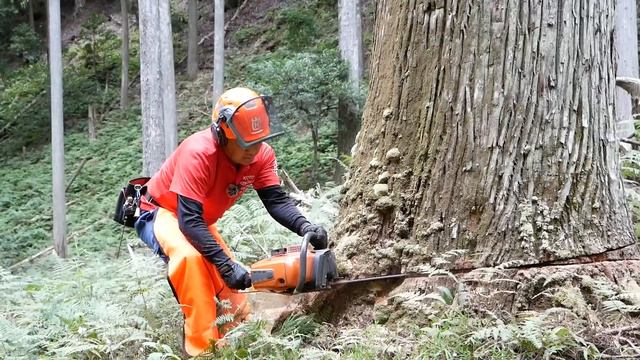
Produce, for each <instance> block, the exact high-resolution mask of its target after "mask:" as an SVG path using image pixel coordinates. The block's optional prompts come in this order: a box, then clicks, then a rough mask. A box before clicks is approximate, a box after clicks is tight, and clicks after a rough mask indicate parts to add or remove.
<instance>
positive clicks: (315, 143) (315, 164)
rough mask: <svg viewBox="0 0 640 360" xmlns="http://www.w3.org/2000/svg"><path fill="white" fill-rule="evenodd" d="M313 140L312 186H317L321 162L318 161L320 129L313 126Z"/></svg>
mask: <svg viewBox="0 0 640 360" xmlns="http://www.w3.org/2000/svg"><path fill="white" fill-rule="evenodd" d="M311 138H312V139H313V164H312V165H311V184H312V186H315V184H317V183H318V167H319V163H320V160H319V159H318V141H319V140H320V139H319V135H318V127H317V126H315V125H311Z"/></svg>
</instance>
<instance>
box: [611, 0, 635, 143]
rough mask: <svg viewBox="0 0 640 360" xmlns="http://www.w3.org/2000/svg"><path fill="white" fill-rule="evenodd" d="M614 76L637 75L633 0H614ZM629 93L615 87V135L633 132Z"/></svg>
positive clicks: (624, 135)
mask: <svg viewBox="0 0 640 360" xmlns="http://www.w3.org/2000/svg"><path fill="white" fill-rule="evenodd" d="M615 21H616V23H615V42H614V44H615V52H616V53H615V57H616V58H617V67H616V77H634V78H637V77H638V31H637V26H638V25H637V16H636V2H635V0H616V11H615ZM632 110H633V107H632V102H631V97H630V96H629V94H628V93H627V92H626V91H624V90H623V89H620V88H616V117H617V121H618V122H617V126H618V128H617V135H618V136H619V137H630V136H631V135H633V134H634V133H635V126H634V120H633V115H632Z"/></svg>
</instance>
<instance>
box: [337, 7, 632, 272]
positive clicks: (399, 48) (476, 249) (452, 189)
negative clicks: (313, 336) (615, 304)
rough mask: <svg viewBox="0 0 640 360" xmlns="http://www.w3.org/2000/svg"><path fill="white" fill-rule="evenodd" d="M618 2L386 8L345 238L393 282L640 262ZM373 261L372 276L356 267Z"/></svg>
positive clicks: (345, 214)
mask: <svg viewBox="0 0 640 360" xmlns="http://www.w3.org/2000/svg"><path fill="white" fill-rule="evenodd" d="M613 1H614V0H608V1H593V2H581V1H575V0H574V1H564V2H560V3H556V2H521V1H516V0H501V1H489V0H485V1H469V0H465V1H457V0H445V1H439V2H433V1H427V0H423V1H421V0H417V1H392V0H380V1H379V2H378V9H377V14H376V21H377V23H376V32H375V40H374V49H373V54H372V63H371V68H372V80H371V88H370V92H369V98H368V101H367V105H366V108H365V111H364V116H363V125H362V130H361V132H360V134H359V135H358V138H357V140H356V142H357V150H356V155H355V158H354V163H353V176H351V180H350V181H349V182H348V183H347V185H346V186H347V189H348V190H347V191H346V194H345V197H344V200H343V201H344V202H343V207H342V210H341V214H340V215H339V216H338V218H339V219H341V220H340V222H339V223H338V225H337V234H338V238H339V239H340V242H339V245H338V249H337V250H338V252H339V255H340V256H341V258H342V260H344V266H345V267H346V268H349V267H352V268H353V270H352V271H353V274H357V273H359V272H367V273H382V272H385V271H398V270H399V269H400V268H404V267H406V266H411V265H419V264H424V263H428V262H429V260H431V259H432V258H433V256H434V255H436V254H439V253H442V252H445V251H447V250H452V249H466V250H468V255H467V257H466V258H465V259H464V260H463V261H459V262H457V263H456V264H455V267H457V268H466V269H469V268H477V267H481V266H493V265H498V264H502V265H504V266H523V265H527V264H544V263H549V262H552V261H555V260H561V259H572V258H577V257H579V256H588V255H593V254H602V255H603V256H599V257H592V258H589V259H591V260H594V259H598V258H600V259H603V258H606V257H607V256H606V255H607V254H609V252H611V251H612V250H616V249H626V250H628V252H627V253H635V252H636V251H637V250H636V247H635V237H634V234H633V231H632V228H631V224H630V218H629V213H628V211H627V207H626V204H625V200H624V194H623V189H622V183H621V179H620V176H619V172H618V153H617V141H616V138H615V119H616V117H615V109H614V106H613V104H614V97H615V85H614V81H615V76H614V70H615V62H614V58H613V54H612V53H611V50H612V48H613V43H612V39H613V36H612V35H613V26H614V16H613V15H614V14H613V7H614V3H613ZM358 264H367V266H366V267H361V269H362V268H364V270H360V269H357V268H356V265H358Z"/></svg>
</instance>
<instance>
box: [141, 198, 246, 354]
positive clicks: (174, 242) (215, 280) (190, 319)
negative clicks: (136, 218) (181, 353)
mask: <svg viewBox="0 0 640 360" xmlns="http://www.w3.org/2000/svg"><path fill="white" fill-rule="evenodd" d="M209 231H210V232H211V234H212V235H213V237H214V239H215V240H216V241H217V242H218V244H219V245H220V246H221V247H222V249H223V250H224V252H225V253H226V254H227V255H228V256H229V257H231V258H232V259H233V254H232V253H231V251H229V248H228V247H227V244H225V242H224V240H222V237H221V236H220V234H219V233H218V230H217V229H216V227H215V225H211V226H209ZM153 232H154V234H155V236H156V238H157V239H158V243H160V247H161V248H162V251H163V252H164V254H165V255H167V257H169V268H168V279H169V283H170V284H171V287H172V289H173V293H174V295H175V296H176V298H177V300H178V303H179V304H180V307H181V308H182V313H183V314H184V348H185V351H186V352H187V353H188V354H189V355H191V356H197V355H199V354H201V353H203V352H204V351H205V350H206V349H207V348H209V347H210V345H211V344H212V343H214V342H215V341H217V340H218V339H220V337H221V334H220V331H219V330H218V327H217V326H216V323H215V322H216V301H215V297H217V298H218V300H219V301H223V300H229V301H230V303H231V308H230V309H227V310H224V313H225V314H226V313H230V314H234V315H235V319H236V320H237V321H242V320H244V319H246V318H247V317H248V316H249V312H250V307H249V305H248V303H247V295H246V294H242V293H237V292H235V291H233V290H231V289H230V288H229V287H227V285H226V284H225V282H224V280H223V279H222V276H221V275H220V273H219V272H218V269H217V268H216V267H215V265H213V264H212V263H210V262H209V261H207V259H205V258H204V257H203V256H202V254H200V252H198V250H196V249H195V248H194V247H193V246H192V245H191V243H189V241H188V240H187V239H186V238H185V236H184V235H183V234H182V232H181V231H180V228H179V227H178V219H177V218H176V215H175V214H174V213H172V212H171V211H168V210H166V209H163V208H158V209H157V214H156V216H155V220H154V225H153ZM236 324H237V322H235V323H233V324H229V325H225V329H228V327H232V326H234V325H236Z"/></svg>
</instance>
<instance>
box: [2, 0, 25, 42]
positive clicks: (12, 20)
mask: <svg viewBox="0 0 640 360" xmlns="http://www.w3.org/2000/svg"><path fill="white" fill-rule="evenodd" d="M20 8H21V6H20V2H19V1H16V0H0V49H2V47H3V46H4V45H5V44H6V42H7V41H8V40H9V39H10V38H11V33H12V31H13V28H14V27H15V25H16V23H17V19H16V18H17V15H18V14H19V12H20Z"/></svg>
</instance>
